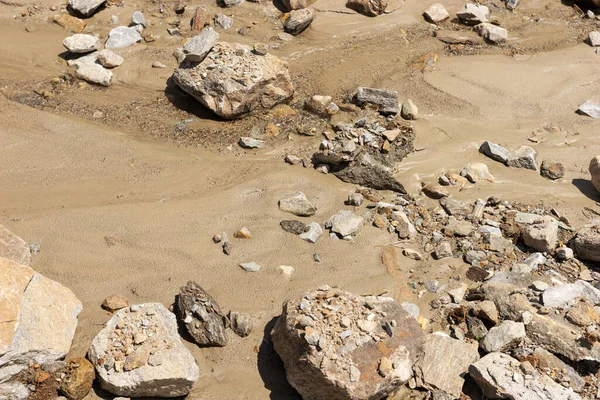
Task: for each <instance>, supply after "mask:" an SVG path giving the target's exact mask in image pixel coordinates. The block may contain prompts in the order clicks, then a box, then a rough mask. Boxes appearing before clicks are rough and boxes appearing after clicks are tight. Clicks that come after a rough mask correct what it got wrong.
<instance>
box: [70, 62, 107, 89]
mask: <svg viewBox="0 0 600 400" xmlns="http://www.w3.org/2000/svg"><path fill="white" fill-rule="evenodd" d="M112 75H113V74H112V72H110V71H109V70H107V69H106V68H104V67H103V66H102V65H99V64H82V65H80V66H79V67H78V68H77V70H76V71H75V76H77V77H78V78H79V79H83V80H84V81H87V82H90V83H95V84H97V85H101V86H110V84H111V82H112Z"/></svg>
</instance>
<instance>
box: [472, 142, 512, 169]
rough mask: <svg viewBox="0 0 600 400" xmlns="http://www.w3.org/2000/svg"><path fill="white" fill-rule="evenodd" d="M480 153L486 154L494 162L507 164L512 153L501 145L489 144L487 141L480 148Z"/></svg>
mask: <svg viewBox="0 0 600 400" xmlns="http://www.w3.org/2000/svg"><path fill="white" fill-rule="evenodd" d="M479 152H480V153H482V154H485V155H486V156H488V157H489V158H491V159H492V160H495V161H498V162H501V163H503V164H505V163H506V162H507V161H508V159H509V157H510V151H509V150H508V149H506V148H504V147H502V146H500V145H499V144H496V143H492V142H488V141H487V140H486V141H485V142H483V143H482V144H481V146H480V147H479Z"/></svg>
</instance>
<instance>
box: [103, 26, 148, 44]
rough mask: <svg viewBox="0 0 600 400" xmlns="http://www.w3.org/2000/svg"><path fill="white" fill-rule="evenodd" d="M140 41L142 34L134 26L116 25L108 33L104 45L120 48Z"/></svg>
mask: <svg viewBox="0 0 600 400" xmlns="http://www.w3.org/2000/svg"><path fill="white" fill-rule="evenodd" d="M141 41H142V35H140V32H139V30H138V29H137V28H136V27H135V26H133V27H127V26H118V27H116V28H114V29H113V30H111V31H110V32H109V33H108V40H107V41H106V43H105V44H104V47H106V48H107V49H122V48H124V47H129V46H131V45H132V44H135V43H138V42H141Z"/></svg>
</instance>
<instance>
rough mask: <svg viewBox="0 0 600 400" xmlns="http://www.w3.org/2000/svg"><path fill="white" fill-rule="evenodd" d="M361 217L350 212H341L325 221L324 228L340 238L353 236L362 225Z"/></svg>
mask: <svg viewBox="0 0 600 400" xmlns="http://www.w3.org/2000/svg"><path fill="white" fill-rule="evenodd" d="M363 221H364V219H363V217H359V216H358V215H356V214H354V213H353V212H352V211H348V210H342V211H340V212H338V213H337V214H335V215H334V216H332V217H331V218H329V219H328V220H327V221H325V228H327V229H330V230H331V232H335V233H337V234H339V235H340V236H342V237H347V236H350V235H353V234H354V233H356V231H358V229H359V228H360V227H361V226H362V224H363Z"/></svg>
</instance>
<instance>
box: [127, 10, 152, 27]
mask: <svg viewBox="0 0 600 400" xmlns="http://www.w3.org/2000/svg"><path fill="white" fill-rule="evenodd" d="M131 24H132V25H141V26H143V27H144V28H146V27H147V26H148V21H146V17H144V14H142V13H141V11H134V12H133V15H132V16H131Z"/></svg>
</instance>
